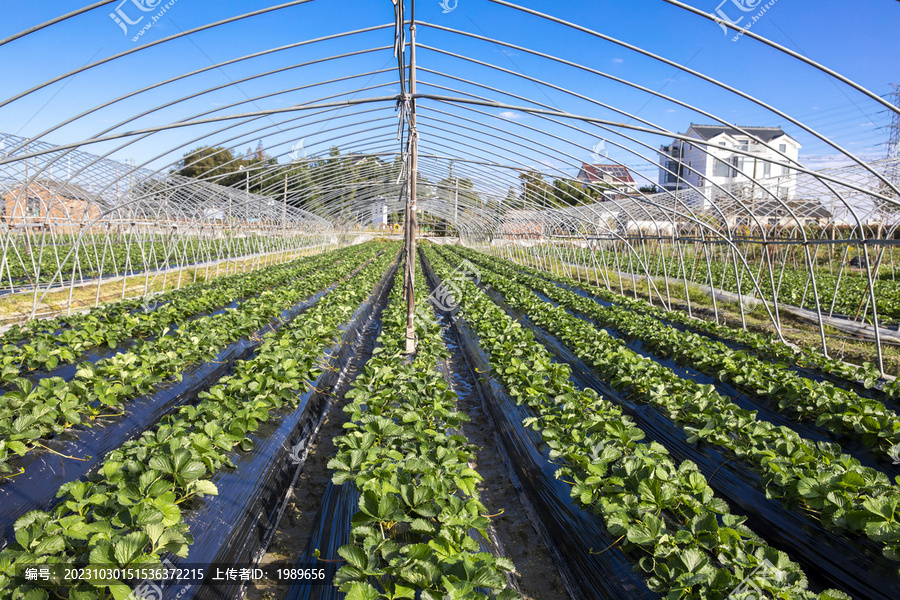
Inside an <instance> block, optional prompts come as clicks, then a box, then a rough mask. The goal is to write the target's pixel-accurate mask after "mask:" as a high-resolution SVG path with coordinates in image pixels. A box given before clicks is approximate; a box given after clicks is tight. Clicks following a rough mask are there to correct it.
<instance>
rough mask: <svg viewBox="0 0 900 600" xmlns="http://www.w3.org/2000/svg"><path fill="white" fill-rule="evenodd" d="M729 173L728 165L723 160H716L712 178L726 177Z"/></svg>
mask: <svg viewBox="0 0 900 600" xmlns="http://www.w3.org/2000/svg"><path fill="white" fill-rule="evenodd" d="M730 171H731V168H730V167H729V166H728V163H727V162H725V161H724V160H717V161H716V164H715V166H713V176H714V177H728V173H729V172H730Z"/></svg>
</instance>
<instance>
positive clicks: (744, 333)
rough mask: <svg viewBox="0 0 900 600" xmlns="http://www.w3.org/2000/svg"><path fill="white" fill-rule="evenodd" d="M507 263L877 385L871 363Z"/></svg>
mask: <svg viewBox="0 0 900 600" xmlns="http://www.w3.org/2000/svg"><path fill="white" fill-rule="evenodd" d="M509 264H515V265H516V268H518V269H519V270H521V271H522V272H524V273H527V274H529V275H532V276H534V277H539V278H542V279H547V280H548V281H552V282H554V283H557V284H562V285H565V286H568V287H569V288H571V289H582V290H584V291H586V292H588V293H590V294H591V295H593V296H595V297H597V298H600V299H601V300H604V301H606V302H611V303H614V304H619V305H622V306H625V307H626V308H628V309H630V310H633V311H635V312H640V313H644V314H649V315H652V316H654V317H656V318H658V319H661V320H663V321H671V322H674V323H678V324H680V325H684V326H687V327H689V328H690V329H692V330H694V331H698V332H701V333H705V334H709V335H712V336H715V337H719V338H723V339H726V340H729V341H732V342H737V343H738V344H741V345H743V346H746V348H747V349H748V350H750V351H752V352H753V353H754V354H756V355H757V356H761V357H762V358H765V359H767V360H775V361H778V362H782V363H785V364H788V365H793V366H797V367H802V368H806V369H813V370H816V371H821V372H823V373H829V374H832V375H835V376H837V377H840V378H843V379H846V380H848V381H857V382H859V383H861V384H863V386H864V387H866V388H868V389H871V388H874V387H876V385H877V384H878V382H879V377H880V373H879V372H878V368H877V367H876V366H875V365H874V364H872V363H868V362H866V363H863V364H862V365H851V364H847V363H845V362H842V361H840V360H837V359H834V358H830V357H827V356H825V355H824V354H822V352H820V351H819V350H817V349H816V348H812V347H805V348H799V349H798V348H794V347H792V346H790V345H788V344H785V343H784V342H782V341H781V340H780V339H778V337H777V336H774V335H769V334H764V333H759V332H755V331H749V330H747V329H743V328H737V327H729V326H727V325H719V324H718V323H715V322H713V321H709V320H701V319H696V318H694V317H691V316H690V315H688V314H686V313H683V312H681V311H677V310H676V311H666V310H663V309H660V308H657V307H655V306H651V305H650V304H649V303H648V302H647V301H646V300H643V299H636V298H629V297H627V296H624V295H622V294H618V293H616V292H612V291H609V290H606V289H604V288H601V287H598V286H595V285H591V284H590V283H587V282H583V281H579V280H577V279H572V278H570V277H565V276H563V275H552V274H550V273H548V272H546V271H541V270H539V269H534V268H532V267H528V266H525V265H520V264H517V263H511V262H510V263H509ZM889 387H891V386H886V388H885V391H888V388H889Z"/></svg>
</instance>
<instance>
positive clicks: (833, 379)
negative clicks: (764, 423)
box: [548, 280, 900, 410]
mask: <svg viewBox="0 0 900 600" xmlns="http://www.w3.org/2000/svg"><path fill="white" fill-rule="evenodd" d="M548 282H549V283H552V284H555V285H557V286H558V287H561V288H563V289H566V290H569V291H570V292H574V293H576V294H578V295H579V296H582V297H584V298H587V299H589V300H593V301H594V302H596V303H597V304H599V305H601V306H613V303H612V302H609V301H607V300H603V299H602V298H599V297H597V296H595V295H593V294H591V293H590V292H588V291H586V290H583V289H581V288H577V287H573V286H569V285H566V284H563V283H557V282H555V281H552V280H548ZM654 318H655V319H657V320H658V321H660V322H662V323H665V324H666V325H668V326H669V327H672V328H674V329H678V330H679V331H689V332H691V333H695V334H697V335H699V336H701V337H705V338H707V339H710V340H713V341H716V342H721V343H722V344H725V345H726V346H728V347H729V348H731V349H732V350H745V351H748V352H750V353H753V349H752V348H748V347H747V346H746V345H745V344H742V343H741V342H738V341H735V340H731V339H728V338H724V337H721V336H718V335H716V334H714V333H709V332H706V331H704V330H702V329H699V328H695V327H691V326H690V325H686V324H684V323H680V322H678V321H671V320H669V319H664V318H660V317H656V316H654ZM760 360H763V359H760ZM772 362H777V361H772ZM787 368H788V369H790V370H791V371H793V372H794V373H797V374H798V375H801V376H803V377H806V378H807V379H812V380H813V381H827V382H828V383H831V384H832V385H834V386H835V387H838V388H841V389H844V390H849V391H852V392H855V393H857V394H859V395H860V396H863V397H866V398H872V399H874V400H878V401H879V402H881V403H883V404H884V405H885V406H887V407H889V408H891V409H892V410H900V404H898V403H897V402H896V401H894V400H891V399H890V398H888V397H887V396H885V394H884V391H882V390H880V389H877V388H871V389H867V388H866V387H865V385H863V384H862V383H861V382H859V381H849V380H847V379H844V378H843V377H838V376H837V375H832V374H831V373H826V372H824V371H820V370H817V369H811V368H806V367H800V366H797V365H787ZM881 383H885V380H883V379H882V380H881Z"/></svg>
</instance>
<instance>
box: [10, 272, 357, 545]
mask: <svg viewBox="0 0 900 600" xmlns="http://www.w3.org/2000/svg"><path fill="white" fill-rule="evenodd" d="M361 268H362V267H358V268H356V269H354V273H355V272H357V271H358V270H359V269H361ZM335 285H336V284H335ZM333 288H334V285H332V286H330V288H329V289H333ZM327 292H328V290H323V291H320V292H318V293H316V294H315V295H314V296H313V297H311V298H308V299H306V300H304V301H302V302H300V303H298V304H296V305H294V306H293V307H290V308H288V309H285V310H284V311H283V312H282V314H281V318H280V322H276V321H273V322H271V323H270V325H267V326H265V327H263V328H262V329H260V330H258V331H257V332H256V334H254V335H253V336H250V337H248V338H242V339H240V340H237V341H235V342H233V343H231V344H229V345H228V346H227V347H225V348H224V349H222V350H221V351H220V352H219V354H218V355H217V356H216V357H215V358H214V359H213V360H211V361H208V362H205V363H203V364H201V365H197V366H192V367H188V368H187V369H186V370H185V371H184V372H183V373H182V378H181V380H180V381H176V382H175V383H172V384H168V385H163V386H161V389H158V390H156V391H154V392H152V393H150V394H147V395H144V396H140V397H138V398H135V399H134V400H131V401H130V402H129V404H128V406H129V410H128V411H127V412H126V414H125V417H124V418H123V419H103V420H102V421H100V422H98V423H95V424H94V425H93V426H92V427H90V428H77V429H71V430H69V431H67V432H65V433H64V434H62V435H60V436H58V437H55V438H53V439H51V440H48V441H47V444H48V445H49V446H50V448H51V450H52V451H51V452H41V451H37V452H29V453H28V454H26V455H25V456H24V457H23V458H21V459H19V460H14V461H11V464H12V466H13V467H14V468H17V469H24V470H25V472H24V473H23V474H21V475H19V476H16V477H13V478H10V479H8V480H6V481H5V482H4V483H3V484H2V485H0V506H2V509H0V534H2V537H3V543H2V544H0V549H2V547H5V545H6V541H7V540H12V539H13V538H14V535H13V533H14V532H13V525H14V523H15V521H16V519H18V518H19V517H21V516H22V515H24V514H25V513H27V512H28V511H30V510H44V511H48V510H50V509H51V508H52V507H53V506H54V505H56V503H58V502H59V499H58V498H57V497H56V496H55V494H56V491H57V490H58V489H59V487H60V486H61V485H62V484H64V483H67V482H69V481H75V480H77V479H79V478H81V477H83V476H85V475H87V474H89V473H90V472H92V471H93V470H94V469H95V468H96V467H97V466H98V465H100V464H101V463H102V461H103V460H104V458H105V455H106V454H107V453H108V452H109V451H111V450H113V449H115V448H118V447H119V446H120V445H121V444H122V443H124V442H125V441H127V440H130V439H134V438H135V437H138V436H140V435H141V433H143V432H144V431H145V430H147V428H148V424H153V423H156V422H157V421H158V420H159V419H160V418H162V417H163V416H164V415H166V414H169V413H171V412H172V411H174V410H175V409H177V408H178V407H179V406H181V405H183V404H188V403H195V402H196V401H197V399H198V398H197V395H198V394H199V393H200V392H201V391H203V390H205V389H207V388H209V387H210V386H211V385H213V384H215V383H216V382H217V381H219V380H220V379H221V378H222V377H223V376H225V375H227V374H229V373H231V372H232V370H233V367H234V363H235V362H236V361H238V360H246V359H247V358H249V357H250V356H252V354H253V352H255V351H256V349H257V348H258V347H259V346H260V344H261V343H262V337H263V335H264V334H265V333H266V332H268V331H273V330H277V329H279V328H281V327H282V326H283V323H285V322H290V321H291V320H293V319H294V318H296V317H297V316H298V315H300V314H302V313H303V312H304V311H305V310H307V309H308V308H310V307H311V306H313V305H314V304H315V303H316V302H318V301H319V299H320V298H322V297H323V296H324V295H325V294H326V293H327ZM151 426H152V425H151ZM66 456H80V457H83V459H82V460H76V461H72V460H70V459H67V458H65V457H66Z"/></svg>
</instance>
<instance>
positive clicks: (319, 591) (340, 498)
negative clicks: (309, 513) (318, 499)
mask: <svg viewBox="0 0 900 600" xmlns="http://www.w3.org/2000/svg"><path fill="white" fill-rule="evenodd" d="M358 511H359V491H357V489H356V486H355V485H353V484H350V483H347V484H344V485H334V484H332V483H331V482H330V481H329V482H328V486H327V487H326V488H325V495H324V496H323V497H322V504H320V505H319V511H318V513H316V518H315V521H314V524H313V532H312V534H311V535H310V538H309V543H308V544H307V545H306V549H305V550H304V551H303V554H301V555H300V558H299V560H298V561H297V563H296V565H295V566H296V568H309V567H311V566H312V565H316V567H319V568H325V569H326V573H327V574H328V577H327V578H326V582H327V583H326V584H324V585H321V584H319V585H310V584H308V583H302V582H295V583H293V584H292V585H291V586H290V587H289V588H288V592H287V595H286V596H285V600H340V599H342V598H344V596H345V594H344V593H343V592H340V591H338V589H337V588H336V587H334V585H332V583H331V582H332V581H333V580H334V574H335V573H336V572H337V570H338V568H340V566H341V564H342V563H343V559H342V558H341V557H340V555H339V554H338V552H337V551H338V548H340V547H341V546H343V545H344V544H347V543H348V542H349V540H350V530H351V526H350V520H351V519H352V518H353V515H355V514H356V513H357V512H358ZM316 550H318V551H319V557H320V558H321V559H323V560H318V559H316V556H315V554H314V552H315V551H316ZM331 561H334V562H331Z"/></svg>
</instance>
